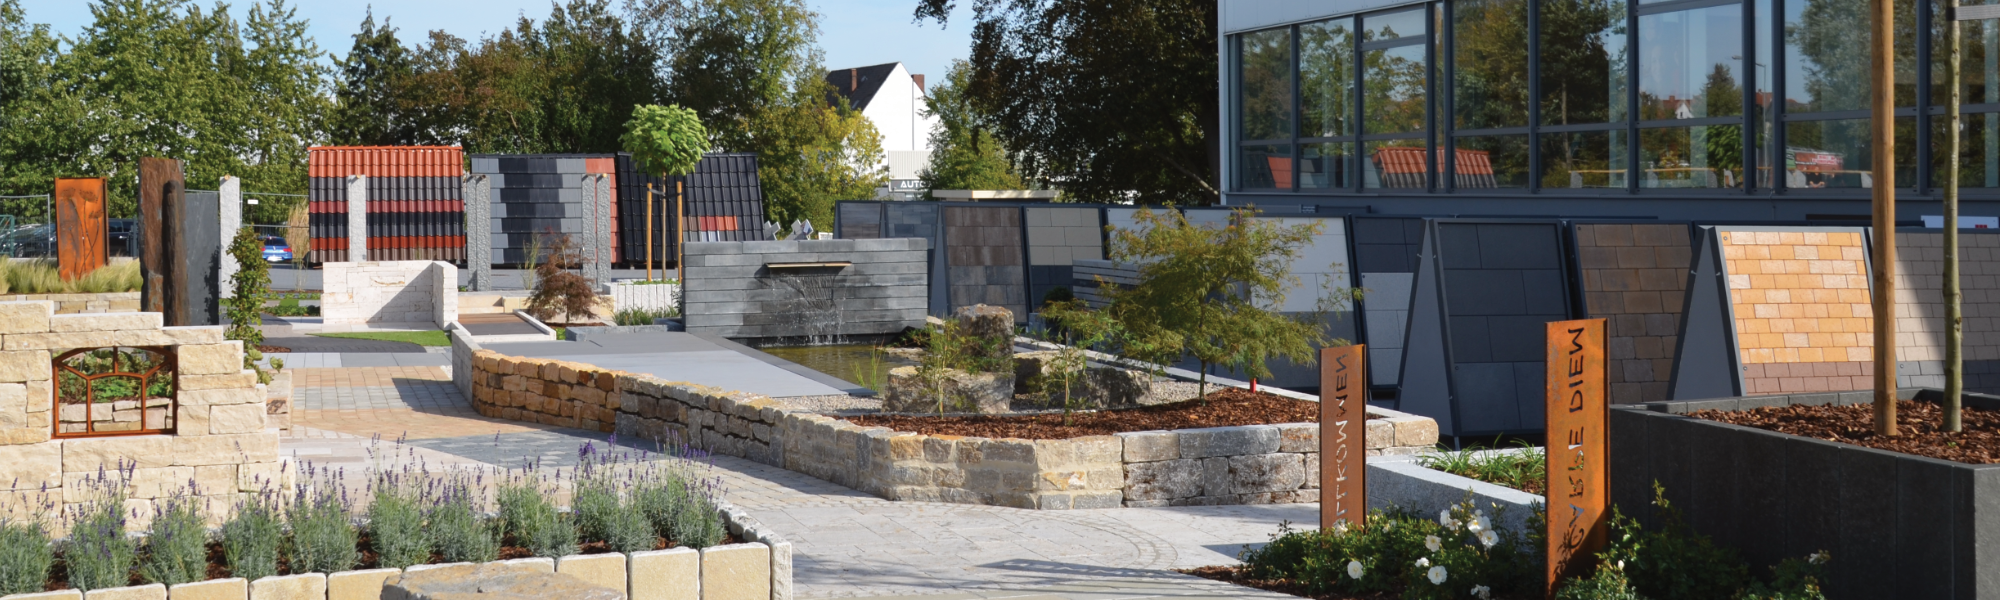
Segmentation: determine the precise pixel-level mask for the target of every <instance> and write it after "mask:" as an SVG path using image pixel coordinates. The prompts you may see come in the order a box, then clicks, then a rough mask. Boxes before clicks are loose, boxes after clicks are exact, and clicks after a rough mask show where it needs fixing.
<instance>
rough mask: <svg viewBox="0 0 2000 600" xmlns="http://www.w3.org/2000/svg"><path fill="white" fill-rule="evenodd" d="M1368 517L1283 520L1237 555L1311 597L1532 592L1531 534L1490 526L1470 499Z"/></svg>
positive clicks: (1259, 575) (1534, 545)
mask: <svg viewBox="0 0 2000 600" xmlns="http://www.w3.org/2000/svg"><path fill="white" fill-rule="evenodd" d="M1366 522H1367V524H1366V525H1363V526H1359V527H1353V528H1347V527H1344V526H1343V527H1337V528H1334V529H1316V530H1309V531H1297V530H1293V529H1292V528H1291V526H1290V524H1285V525H1283V526H1281V527H1280V530H1279V533H1278V534H1277V535H1275V536H1273V538H1272V540H1271V543H1270V544H1268V545H1266V546H1264V547H1263V548H1259V549H1256V550H1251V551H1246V552H1245V553H1244V554H1243V562H1244V565H1245V570H1246V575H1248V576H1249V577H1251V578H1253V579H1287V580H1291V581H1294V582H1296V583H1299V584H1300V585H1302V586H1303V587H1305V588H1306V590H1305V591H1307V592H1308V593H1311V594H1314V595H1323V594H1368V593H1395V592H1398V591H1400V592H1401V593H1402V594H1403V597H1405V598H1462V597H1465V595H1466V593H1467V590H1471V589H1473V588H1474V587H1481V588H1485V589H1486V590H1488V591H1489V593H1490V594H1495V595H1526V594H1530V593H1535V592H1537V591H1538V587H1539V583H1538V582H1539V577H1540V572H1541V568H1542V567H1541V564H1542V561H1541V558H1540V554H1539V548H1540V546H1539V543H1538V542H1537V540H1535V538H1534V537H1533V536H1532V535H1524V534H1522V533H1520V532H1508V531H1499V530H1496V529H1494V527H1493V524H1492V519H1491V517H1489V516H1488V515H1486V513H1485V512H1484V510H1483V509H1478V508H1475V507H1474V506H1473V505H1472V503H1471V501H1470V500H1469V499H1468V500H1467V501H1466V502H1463V503H1460V504H1459V505H1457V506H1455V507H1453V508H1451V509H1449V510H1447V511H1445V512H1444V513H1442V514H1440V515H1438V519H1437V520H1430V519H1426V518H1423V517H1419V516H1416V515H1412V514H1408V513H1404V512H1382V511H1376V512H1372V513H1370V514H1369V516H1368V518H1367V519H1366ZM1434 577H1435V581H1436V582H1435V583H1434Z"/></svg>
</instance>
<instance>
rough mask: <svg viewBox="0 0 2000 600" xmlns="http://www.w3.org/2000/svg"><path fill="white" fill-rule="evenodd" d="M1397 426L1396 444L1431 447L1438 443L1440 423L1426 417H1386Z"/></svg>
mask: <svg viewBox="0 0 2000 600" xmlns="http://www.w3.org/2000/svg"><path fill="white" fill-rule="evenodd" d="M1384 420H1386V421H1388V422H1389V423H1390V424H1391V425H1394V426H1395V427H1396V445H1397V446H1414V447H1420V448H1429V447H1431V446H1435V445H1437V441H1438V425H1437V421H1433V420H1431V419H1429V418H1425V417H1397V418H1393V419H1384Z"/></svg>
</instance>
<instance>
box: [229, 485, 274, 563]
mask: <svg viewBox="0 0 2000 600" xmlns="http://www.w3.org/2000/svg"><path fill="white" fill-rule="evenodd" d="M277 500H278V499H277V494H274V493H272V492H270V491H268V490H266V491H261V492H258V493H255V494H251V495H249V496H247V497H244V498H242V499H240V500H237V502H236V507H235V508H236V510H235V514H233V515H231V516H230V518H229V522H227V523H223V524H222V556H223V559H224V560H226V561H228V562H229V573H230V576H232V577H242V578H244V579H249V580H253V581H254V580H256V579H257V578H260V577H270V576H272V575H277V574H278V551H279V549H280V548H281V547H282V545H283V543H284V538H285V526H284V522H283V520H282V519H280V518H279V510H278V502H277Z"/></svg>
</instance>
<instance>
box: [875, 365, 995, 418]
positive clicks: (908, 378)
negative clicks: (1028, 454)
mask: <svg viewBox="0 0 2000 600" xmlns="http://www.w3.org/2000/svg"><path fill="white" fill-rule="evenodd" d="M888 387H889V390H888V393H886V394H884V395H883V399H882V410H885V411H888V412H903V413H927V412H929V413H934V412H937V411H938V392H939V391H940V390H939V387H940V386H938V385H934V384H933V382H928V381H924V378H923V376H922V375H920V371H919V370H918V368H917V367H896V368H894V369H890V370H889V386H888ZM941 387H942V391H943V393H944V398H945V402H944V412H953V413H979V414H986V415H995V414H1003V413H1006V412H1008V411H1009V410H1010V407H1009V405H1010V404H1012V403H1013V400H1014V374H1012V373H967V372H964V371H960V370H957V369H946V370H945V375H944V381H943V382H942V386H941Z"/></svg>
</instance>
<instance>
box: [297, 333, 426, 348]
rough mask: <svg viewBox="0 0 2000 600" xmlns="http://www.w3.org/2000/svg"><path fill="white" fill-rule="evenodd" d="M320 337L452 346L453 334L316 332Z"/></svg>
mask: <svg viewBox="0 0 2000 600" xmlns="http://www.w3.org/2000/svg"><path fill="white" fill-rule="evenodd" d="M312 335H315V336H319V337H330V338H346V339H350V340H376V341H382V342H409V343H412V344H416V345H419V346H450V345H451V336H450V335H447V334H445V332H443V331H436V330H431V331H351V332H346V333H315V334H312Z"/></svg>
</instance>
